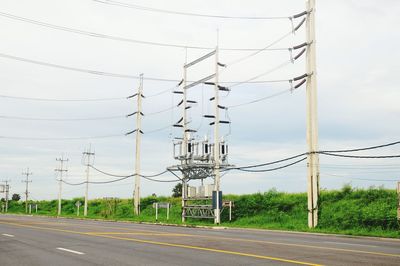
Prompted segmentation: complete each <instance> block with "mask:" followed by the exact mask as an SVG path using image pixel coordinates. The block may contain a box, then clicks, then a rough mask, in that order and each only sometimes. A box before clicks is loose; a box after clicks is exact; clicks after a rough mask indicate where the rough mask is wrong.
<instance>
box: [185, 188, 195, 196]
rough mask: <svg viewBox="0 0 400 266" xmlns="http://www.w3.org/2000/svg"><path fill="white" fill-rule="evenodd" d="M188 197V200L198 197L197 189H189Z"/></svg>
mask: <svg viewBox="0 0 400 266" xmlns="http://www.w3.org/2000/svg"><path fill="white" fill-rule="evenodd" d="M187 195H188V198H195V197H196V187H191V186H188V187H187Z"/></svg>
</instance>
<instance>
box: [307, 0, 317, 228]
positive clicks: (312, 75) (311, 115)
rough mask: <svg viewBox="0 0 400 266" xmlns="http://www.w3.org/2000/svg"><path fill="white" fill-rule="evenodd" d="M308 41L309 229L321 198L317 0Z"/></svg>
mask: <svg viewBox="0 0 400 266" xmlns="http://www.w3.org/2000/svg"><path fill="white" fill-rule="evenodd" d="M307 12H308V14H307V22H306V27H307V29H306V39H307V43H308V49H307V53H306V56H307V59H306V62H307V75H308V78H307V88H306V95H307V144H308V176H307V197H308V227H309V228H314V227H316V226H317V224H318V197H319V155H318V153H316V152H317V151H318V117H317V72H316V50H315V47H316V40H315V0H308V1H307Z"/></svg>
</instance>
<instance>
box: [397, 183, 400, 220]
mask: <svg viewBox="0 0 400 266" xmlns="http://www.w3.org/2000/svg"><path fill="white" fill-rule="evenodd" d="M397 202H398V203H397V220H399V221H400V182H397Z"/></svg>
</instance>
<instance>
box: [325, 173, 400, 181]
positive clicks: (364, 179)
mask: <svg viewBox="0 0 400 266" xmlns="http://www.w3.org/2000/svg"><path fill="white" fill-rule="evenodd" d="M322 175H329V176H335V177H343V178H349V179H356V180H363V181H382V182H397V181H398V180H395V179H371V178H356V177H349V176H344V175H338V174H329V173H322Z"/></svg>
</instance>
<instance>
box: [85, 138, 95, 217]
mask: <svg viewBox="0 0 400 266" xmlns="http://www.w3.org/2000/svg"><path fill="white" fill-rule="evenodd" d="M83 154H84V155H86V156H87V163H86V188H85V206H84V209H83V215H84V216H87V212H88V198H89V166H90V157H91V156H92V155H94V152H92V145H91V144H90V145H89V150H88V151H87V152H84V153H83Z"/></svg>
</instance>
